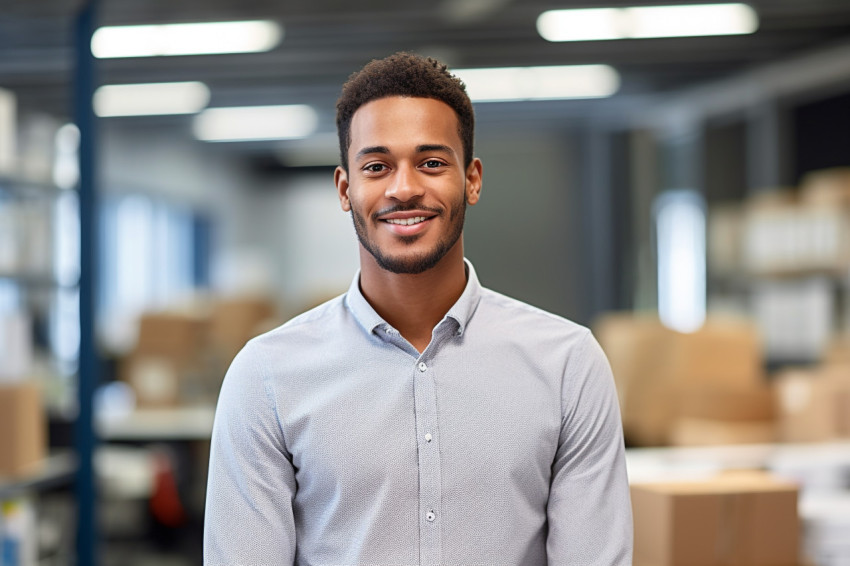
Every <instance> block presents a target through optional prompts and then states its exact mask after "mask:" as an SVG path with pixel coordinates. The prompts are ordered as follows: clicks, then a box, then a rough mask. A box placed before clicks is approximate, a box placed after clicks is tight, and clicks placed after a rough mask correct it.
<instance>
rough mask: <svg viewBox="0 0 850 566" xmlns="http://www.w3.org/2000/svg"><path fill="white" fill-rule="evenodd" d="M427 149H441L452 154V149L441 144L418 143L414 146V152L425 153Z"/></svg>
mask: <svg viewBox="0 0 850 566" xmlns="http://www.w3.org/2000/svg"><path fill="white" fill-rule="evenodd" d="M428 151H441V152H444V153H449V154H454V150H453V149H452V148H451V147H449V146H447V145H442V144H426V145H418V146H416V153H425V152H428Z"/></svg>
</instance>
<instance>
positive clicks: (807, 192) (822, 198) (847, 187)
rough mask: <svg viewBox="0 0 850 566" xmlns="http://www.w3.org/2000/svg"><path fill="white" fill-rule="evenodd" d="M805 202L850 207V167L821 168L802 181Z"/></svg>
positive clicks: (801, 190) (807, 175) (801, 186)
mask: <svg viewBox="0 0 850 566" xmlns="http://www.w3.org/2000/svg"><path fill="white" fill-rule="evenodd" d="M800 198H801V200H802V201H803V202H805V203H808V204H815V205H825V206H830V207H850V167H834V168H830V169H821V170H818V171H812V172H811V173H808V174H806V175H805V176H804V177H803V179H802V181H801V182H800Z"/></svg>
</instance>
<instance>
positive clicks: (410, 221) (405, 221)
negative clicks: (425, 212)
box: [383, 216, 428, 226]
mask: <svg viewBox="0 0 850 566" xmlns="http://www.w3.org/2000/svg"><path fill="white" fill-rule="evenodd" d="M383 220H384V222H387V223H389V224H397V225H399V226H413V225H414V224H419V223H420V222H425V221H426V220H428V218H427V217H425V216H414V217H412V218H385V219H383Z"/></svg>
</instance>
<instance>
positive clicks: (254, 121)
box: [194, 104, 319, 142]
mask: <svg viewBox="0 0 850 566" xmlns="http://www.w3.org/2000/svg"><path fill="white" fill-rule="evenodd" d="M318 121H319V120H318V116H317V115H316V111H315V110H313V108H311V107H310V106H307V105H306V104H293V105H290V106H245V107H233V108H207V109H206V110H204V111H203V112H201V113H200V114H198V115H197V116H196V117H195V124H194V129H195V137H197V138H198V139H199V140H203V141H211V142H220V141H252V140H286V139H297V138H304V137H307V136H309V135H310V134H312V133H313V132H314V131H315V130H316V125H317V124H318Z"/></svg>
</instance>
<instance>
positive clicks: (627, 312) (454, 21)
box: [0, 0, 850, 566]
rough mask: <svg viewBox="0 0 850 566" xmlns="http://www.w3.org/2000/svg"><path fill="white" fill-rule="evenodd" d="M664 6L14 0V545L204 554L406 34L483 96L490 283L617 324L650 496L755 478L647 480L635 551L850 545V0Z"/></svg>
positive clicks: (5, 391)
mask: <svg viewBox="0 0 850 566" xmlns="http://www.w3.org/2000/svg"><path fill="white" fill-rule="evenodd" d="M661 4H663V3H660V2H650V1H642V0H635V1H631V2H611V3H599V2H585V3H582V2H576V1H572V0H570V1H566V0H565V1H561V2H546V1H544V0H523V1H519V0H442V1H438V2H434V3H430V4H427V5H426V4H423V3H415V2H385V1H377V0H374V1H363V2H341V1H335V0H314V1H311V2H306V1H302V0H292V1H287V2H269V1H264V0H250V1H243V2H235V1H229V0H206V1H203V2H200V1H198V0H193V1H188V0H187V1H181V2H167V1H163V0H111V1H103V2H99V3H94V2H92V3H89V2H86V1H83V0H77V1H73V0H37V1H31V0H0V503H2V514H0V535H2V541H3V544H2V546H0V547H2V549H3V554H2V558H0V564H2V565H3V566H7V565H9V566H11V565H15V566H18V565H22V566H23V565H25V566H30V565H35V564H38V565H64V564H80V565H81V566H82V565H85V564H104V565H113V564H114V565H122V566H124V565H128V566H134V565H146V564H159V565H162V566H165V565H171V564H173V565H192V564H200V561H201V558H200V547H201V538H200V534H201V526H202V522H203V498H204V494H205V474H206V459H207V457H208V441H209V433H210V429H211V425H212V415H213V407H214V404H215V399H216V395H217V392H218V387H219V385H220V383H221V379H222V377H223V374H224V371H225V370H226V368H227V365H228V363H229V361H230V360H231V359H232V356H233V355H234V354H235V352H236V351H237V350H238V349H239V348H240V347H241V346H242V345H243V344H244V342H245V341H246V340H247V339H249V338H250V337H251V336H254V335H256V334H257V333H260V332H262V331H264V330H265V329H268V328H272V327H274V326H275V325H277V324H280V323H281V322H282V321H285V320H286V319H287V318H288V317H290V316H292V315H294V314H296V313H298V312H301V311H303V310H305V309H307V308H309V307H311V306H313V305H316V304H318V303H320V302H322V301H324V300H326V299H327V298H330V297H332V296H335V295H337V294H339V293H341V292H343V291H344V290H345V289H346V288H347V286H348V284H349V283H350V281H351V277H352V276H353V274H354V272H355V270H356V269H357V265H358V259H357V244H356V240H355V237H354V232H353V229H352V227H351V222H350V219H349V217H348V216H347V215H346V214H344V213H342V212H341V211H340V209H339V205H338V201H337V196H336V192H335V189H334V186H333V183H332V173H333V168H334V167H335V165H336V164H337V162H338V161H337V160H338V157H337V154H338V148H337V142H336V134H335V124H334V113H335V108H334V104H335V100H336V97H337V96H338V94H339V90H340V87H341V85H342V83H343V82H344V81H345V80H346V78H347V77H348V75H349V74H350V73H351V72H353V71H354V70H356V69H358V68H360V67H361V66H362V65H363V64H365V63H366V62H368V61H369V60H371V59H374V58H380V57H383V56H386V55H388V54H390V53H393V52H396V51H399V50H407V51H413V52H417V53H420V54H423V55H430V56H434V57H437V58H439V59H441V60H443V61H445V62H446V63H447V64H449V66H450V67H451V68H452V69H453V70H456V71H457V72H458V74H459V75H460V76H461V77H462V78H463V79H464V80H465V82H466V83H467V85H468V87H469V91H470V94H471V96H472V97H473V99H474V102H475V111H476V118H477V129H476V154H477V156H479V157H481V159H482V160H483V162H484V192H483V194H482V197H483V198H482V201H481V202H480V203H479V204H478V205H477V206H476V207H474V208H472V209H470V211H469V214H468V215H467V226H466V231H465V246H466V253H467V256H468V257H469V258H470V259H471V260H472V262H473V263H474V264H475V267H476V270H477V271H478V274H479V277H480V278H481V280H482V282H483V283H484V284H485V285H487V286H489V287H491V288H493V289H496V290H498V291H501V292H503V293H506V294H508V295H512V296H514V297H517V298H519V299H522V300H525V301H527V302H529V303H531V304H533V305H537V306H540V307H542V308H544V309H547V310H550V311H552V312H555V313H557V314H560V315H562V316H565V317H567V318H570V319H573V320H576V321H577V322H580V323H582V324H585V325H588V326H590V327H592V328H593V330H594V332H595V334H596V336H597V337H598V338H599V340H600V342H601V343H602V345H603V347H604V348H605V350H606V353H607V354H608V356H609V359H610V361H611V364H612V366H613V368H614V371H615V376H616V379H617V386H618V392H619V395H620V403H621V409H622V413H623V422H624V429H625V434H626V442H627V446H628V453H629V472H630V477H631V480H632V482H633V483H634V484H635V485H636V486H637V487H636V489H638V490H641V489H643V488H641V487H640V486H641V485H645V484H646V483H647V482H658V481H662V480H664V481H668V482H673V481H674V480H676V481H684V480H689V481H692V482H701V483H698V484H695V485H698V486H702V487H700V488H693V489H697V491H700V490H702V491H700V493H703V494H712V493H713V494H714V495H715V496H717V494H718V493H722V494H723V497H727V499H726V500H724V501H726V507H724V508H723V509H726V511H722V512H721V511H718V513H721V515H718V516H719V517H721V516H722V517H721V518H723V526H717V528H716V530H715V531H711V530H710V529H707V528H706V527H705V526H704V525H703V526H702V527H694V528H695V529H697V531H698V532H697V534H694V533H693V532H690V531H688V530H687V529H689V528H690V527H689V526H688V525H690V523H688V515H687V513H686V512H685V514H684V515H681V516H680V515H677V517H678V519H677V520H676V521H673V522H672V523H670V524H668V523H665V522H664V520H662V519H661V518H659V516H657V515H656V514H655V513H656V511H654V509H656V507H653V505H655V504H656V500H655V499H653V498H661V499H665V498H666V499H665V500H668V501H669V502H672V504H673V505H676V504H677V503H679V502H680V499H681V497H682V496H681V492H678V491H676V488H675V487H670V486H671V485H673V484H671V483H668V484H665V485H667V488H663V489H662V488H657V486H656V488H652V489H648V488H647V489H646V490H644V491H637V492H636V493H637V495H636V496H635V517H636V525H638V524H640V525H647V524H653V525H657V527H653V528H656V529H657V530H656V531H651V532H648V531H646V530H645V529H644V528H638V531H637V534H638V541H637V543H636V544H637V545H638V550H637V551H636V560H635V563H636V564H649V563H654V564H656V565H659V564H691V563H694V564H696V563H699V564H715V563H716V564H726V563H733V562H730V560H733V557H737V558H734V559H737V560H738V562H734V563H743V562H741V561H742V560H743V561H744V562H746V563H748V564H750V566H779V565H780V564H782V565H789V564H811V565H816V566H837V565H847V564H850V534H848V533H850V338H848V336H850V3H848V2H847V1H846V0H752V1H750V2H748V3H747V4H724V5H720V6H717V5H714V6H708V5H705V4H699V3H695V2H690V1H689V2H686V3H685V4H687V6H685V7H678V8H674V9H673V10H672V11H661V10H660V6H661ZM668 4H670V3H668ZM667 7H668V8H669V7H670V6H667ZM588 8H594V9H595V10H587V9H588ZM647 8H651V9H647ZM716 9H719V10H720V11H719V12H712V11H711V10H716ZM223 22H250V26H249V28H248V30H247V31H246V32H244V35H242V36H240V35H239V34H240V33H242V32H240V31H239V30H236V29H234V28H233V27H232V26H229V25H227V26H224V27H220V28H214V29H213V30H212V32H210V33H211V34H212V41H209V40H208V37H205V35H204V34H205V31H204V30H203V28H198V27H197V26H183V27H179V26H178V27H176V28H169V27H167V25H168V24H189V23H223ZM125 26H143V27H125ZM146 33H150V34H152V39H151V38H147V39H146V38H145V34H146ZM181 50H182V51H181ZM208 50H211V51H213V53H210V52H208ZM215 51H234V52H225V53H221V52H215ZM235 51H242V52H235ZM167 89H170V90H167ZM226 109H230V110H234V109H241V110H239V112H241V114H237V115H235V117H234V116H233V115H230V116H228V115H227V113H226ZM228 119H229V121H228ZM234 125H235V126H236V129H235V130H233V129H231V130H229V131H228V130H226V128H228V127H231V128H232V127H233V126H234ZM217 128H224V130H218V129H217ZM252 128H258V130H252ZM81 170H82V171H83V175H82V178H81V175H80V171H81ZM740 469H746V470H749V471H750V472H748V473H749V474H750V475H747V476H746V478H745V479H743V480H742V479H741V478H740V477H738V476H736V477H735V478H734V479H733V480H730V479H729V477H728V475H729V472H730V470H740ZM718 474H720V475H721V476H722V477H724V478H725V479H724V480H722V481H721V480H718V479H717V476H718ZM719 481H720V482H721V485H722V486H723V487H721V488H718V487H717V486H718V484H717V482H719ZM723 482H726V483H723ZM754 486H756V487H754ZM653 490H654V491H653ZM753 493H757V494H760V495H758V497H763V498H768V499H769V498H771V497H774V498H775V499H771V500H770V504H771V505H774V507H771V508H772V509H776V510H777V511H776V512H773V513H769V514H767V515H766V516H761V515H759V513H758V512H756V511H752V512H749V511H746V509H748V508H746V505H747V504H746V502H745V500H744V499H734V501H735V502H736V503H735V505H739V506H738V507H735V506H732V507H730V506H729V505H730V504H729V503H728V502H729V501H731V500H730V499H728V498H730V497H731V498H734V497H738V496H741V497H743V495H752V494H753ZM647 494H649V495H647ZM742 494H743V495H742ZM788 494H791V495H792V496H793V497H792V498H791V499H788V497H787V496H788ZM718 497H719V496H718ZM783 497H785V499H783ZM677 498H678V499H677ZM742 501H744V503H741V502H742ZM729 509H737V510H738V511H740V512H735V513H736V514H735V515H734V517H735V518H734V519H733V518H731V517H732V516H730V515H728V513H730V511H729ZM723 513H727V514H725V515H724V514H723ZM683 525H684V526H683ZM683 529H684V531H683ZM730 529H731V530H732V531H734V532H732V534H730V532H731V531H730ZM709 531H711V532H709ZM765 533H773V534H772V537H773V539H772V542H767V543H765V542H764V541H765V540H766V539H765ZM777 533H780V534H777ZM678 537H684V538H687V540H695V539H693V538H690V537H696V539H699V540H703V541H708V542H707V543H706V544H708V545H709V547H710V548H713V549H715V550H713V551H712V552H718V553H720V554H718V555H717V556H715V560H714V561H711V559H706V561H703V562H694V561H693V560H695V558H694V557H693V556H688V555H687V554H685V555H678V554H676V552H679V551H678V550H676V551H674V550H671V549H673V548H674V546H675V545H673V543H672V542H671V541H673V540H676V539H677V538H678ZM779 539H781V540H782V541H784V546H783V545H782V544H777V543H776V540H779ZM659 541H661V542H659ZM664 541H666V542H664ZM717 541H720V542H717ZM724 541H725V542H724ZM730 541H733V542H730ZM760 541H761V542H760ZM721 543H722V544H721ZM665 545H667V546H665ZM712 545H713V546H712ZM760 545H761V546H760ZM721 547H722V549H721V550H717V549H718V548H721ZM745 547H746V548H745ZM693 552H697V555H699V551H698V550H695V551H693ZM748 553H749V554H748ZM742 556H743V557H744V558H741V557H742ZM659 557H661V558H659Z"/></svg>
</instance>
